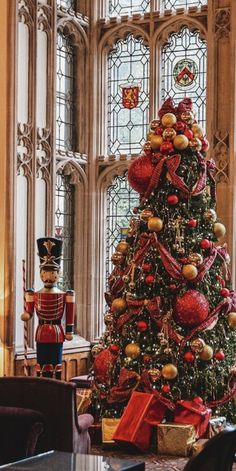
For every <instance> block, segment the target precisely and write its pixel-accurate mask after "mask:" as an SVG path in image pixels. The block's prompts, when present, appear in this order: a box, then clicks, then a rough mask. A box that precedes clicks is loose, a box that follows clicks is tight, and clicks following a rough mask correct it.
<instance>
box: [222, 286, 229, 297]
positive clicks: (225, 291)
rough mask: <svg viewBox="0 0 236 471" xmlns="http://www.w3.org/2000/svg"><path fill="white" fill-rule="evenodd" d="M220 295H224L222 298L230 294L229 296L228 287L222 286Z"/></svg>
mask: <svg viewBox="0 0 236 471" xmlns="http://www.w3.org/2000/svg"><path fill="white" fill-rule="evenodd" d="M220 295H221V296H222V298H228V296H229V290H228V288H222V289H221V290H220Z"/></svg>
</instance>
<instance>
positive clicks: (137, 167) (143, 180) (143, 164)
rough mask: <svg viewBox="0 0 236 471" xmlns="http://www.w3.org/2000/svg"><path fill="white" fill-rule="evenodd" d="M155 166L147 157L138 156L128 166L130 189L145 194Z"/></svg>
mask: <svg viewBox="0 0 236 471" xmlns="http://www.w3.org/2000/svg"><path fill="white" fill-rule="evenodd" d="M154 168H155V165H154V164H153V163H152V160H151V158H150V157H149V156H147V155H140V156H139V157H137V158H136V159H135V160H134V161H133V162H132V163H131V165H130V166H129V170H128V180H129V183H130V185H131V186H132V188H133V189H134V190H135V191H137V192H138V193H140V194H143V193H145V191H146V190H147V188H148V185H149V183H150V179H151V176H152V174H153V171H154Z"/></svg>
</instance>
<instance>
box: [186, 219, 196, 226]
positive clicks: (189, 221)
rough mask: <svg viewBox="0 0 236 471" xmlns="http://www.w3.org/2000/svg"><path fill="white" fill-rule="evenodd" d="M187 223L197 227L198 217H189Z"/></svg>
mask: <svg viewBox="0 0 236 471" xmlns="http://www.w3.org/2000/svg"><path fill="white" fill-rule="evenodd" d="M187 224H188V226H189V227H197V219H189V220H188V221H187Z"/></svg>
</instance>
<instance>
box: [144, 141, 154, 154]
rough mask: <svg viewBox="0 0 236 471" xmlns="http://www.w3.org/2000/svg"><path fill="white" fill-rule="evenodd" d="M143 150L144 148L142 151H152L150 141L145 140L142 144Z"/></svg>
mask: <svg viewBox="0 0 236 471" xmlns="http://www.w3.org/2000/svg"><path fill="white" fill-rule="evenodd" d="M143 150H144V152H151V151H152V146H151V142H150V141H147V142H145V144H144V145H143Z"/></svg>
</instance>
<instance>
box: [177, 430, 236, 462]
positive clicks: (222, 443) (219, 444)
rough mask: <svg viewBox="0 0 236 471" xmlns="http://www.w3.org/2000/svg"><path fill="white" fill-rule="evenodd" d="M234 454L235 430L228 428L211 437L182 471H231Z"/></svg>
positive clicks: (235, 447)
mask: <svg viewBox="0 0 236 471" xmlns="http://www.w3.org/2000/svg"><path fill="white" fill-rule="evenodd" d="M235 452H236V428H233V427H228V428H226V429H225V430H223V431H222V432H220V433H218V435H216V436H215V437H212V438H211V439H210V440H209V441H208V442H207V443H206V445H205V447H204V448H203V450H202V451H201V452H200V453H199V454H198V455H196V456H194V457H193V458H191V459H190V460H189V461H188V463H187V464H186V466H185V467H184V469H183V471H231V469H232V466H233V462H234V458H235Z"/></svg>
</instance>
